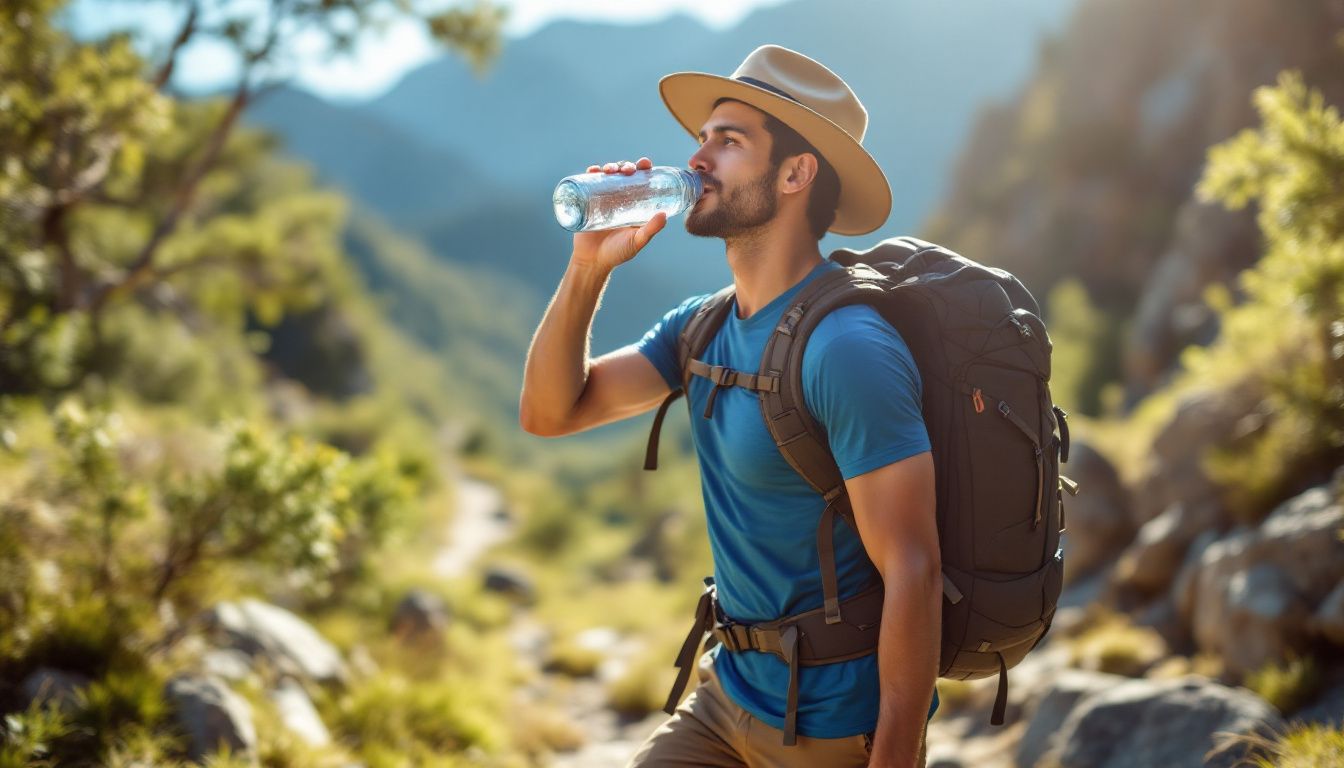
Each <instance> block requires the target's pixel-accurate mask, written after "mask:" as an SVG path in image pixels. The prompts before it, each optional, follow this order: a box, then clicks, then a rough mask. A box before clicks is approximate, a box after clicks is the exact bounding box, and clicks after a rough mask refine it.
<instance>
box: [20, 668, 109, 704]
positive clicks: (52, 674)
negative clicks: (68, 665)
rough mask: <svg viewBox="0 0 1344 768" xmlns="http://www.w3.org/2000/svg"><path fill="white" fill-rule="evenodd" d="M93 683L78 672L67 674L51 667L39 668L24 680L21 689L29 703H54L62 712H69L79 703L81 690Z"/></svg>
mask: <svg viewBox="0 0 1344 768" xmlns="http://www.w3.org/2000/svg"><path fill="white" fill-rule="evenodd" d="M91 682H93V681H92V680H90V679H89V678H88V677H86V676H84V675H81V674H79V673H78V672H65V671H62V670H59V669H52V668H51V667H38V668H37V669H35V670H33V671H32V672H30V673H29V674H28V676H27V677H25V678H23V682H22V683H21V684H20V685H19V687H20V688H21V689H22V690H23V695H24V697H25V698H26V699H27V700H28V701H29V703H33V702H41V703H47V702H50V703H53V704H55V705H56V708H57V709H59V710H61V711H62V712H69V711H70V710H71V709H72V708H73V707H74V706H75V705H76V703H77V698H76V694H77V693H78V692H79V689H81V688H83V687H85V686H87V685H88V684H89V683H91Z"/></svg>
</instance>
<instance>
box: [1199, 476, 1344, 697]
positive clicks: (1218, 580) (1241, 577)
mask: <svg viewBox="0 0 1344 768" xmlns="http://www.w3.org/2000/svg"><path fill="white" fill-rule="evenodd" d="M1341 527H1344V506H1341V504H1340V503H1339V500H1338V499H1337V498H1336V497H1335V496H1334V495H1333V494H1332V493H1331V492H1330V488H1329V487H1328V486H1320V487H1317V488H1312V489H1311V490H1308V491H1307V492H1305V493H1303V494H1301V495H1300V496H1297V497H1295V498H1292V499H1289V500H1288V501H1286V502H1284V503H1283V504H1281V505H1280V506H1279V507H1278V508H1277V509H1276V510H1274V512H1273V513H1272V514H1271V515H1270V516H1269V517H1268V518H1267V519H1266V520H1265V522H1264V523H1263V524H1261V526H1260V527H1259V528H1256V529H1241V530H1238V531H1237V532H1234V533H1233V534H1232V535H1230V536H1228V537H1226V538H1224V539H1222V540H1220V541H1218V542H1215V543H1214V544H1212V545H1211V546H1209V548H1208V549H1206V550H1205V551H1204V554H1203V556H1202V557H1201V558H1200V563H1199V571H1198V574H1197V575H1196V576H1195V577H1194V583H1193V587H1192V590H1193V594H1192V595H1191V598H1190V603H1191V605H1192V609H1193V613H1192V620H1193V621H1192V623H1193V630H1194V639H1195V643H1196V644H1197V645H1198V646H1199V648H1200V650H1203V651H1206V652H1210V653H1214V654H1217V655H1218V656H1220V657H1222V660H1223V663H1224V665H1225V667H1226V668H1227V670H1228V671H1229V672H1232V673H1233V674H1245V673H1247V672H1251V671H1253V670H1256V669H1259V668H1260V667H1262V666H1263V665H1265V664H1266V663H1269V662H1277V661H1280V660H1282V659H1283V658H1284V657H1286V656H1288V655H1289V654H1290V653H1294V652H1301V651H1303V650H1305V649H1306V648H1307V646H1308V645H1309V643H1310V640H1311V638H1312V628H1313V620H1312V616H1313V613H1315V612H1316V611H1317V609H1318V607H1319V606H1321V605H1322V604H1323V603H1325V602H1326V598H1327V597H1328V596H1329V595H1330V593H1331V592H1332V591H1333V590H1335V589H1336V588H1337V587H1338V585H1339V584H1340V582H1341V581H1344V540H1341V539H1340V536H1339V531H1340V529H1341ZM1315 624H1316V625H1319V621H1318V622H1315Z"/></svg>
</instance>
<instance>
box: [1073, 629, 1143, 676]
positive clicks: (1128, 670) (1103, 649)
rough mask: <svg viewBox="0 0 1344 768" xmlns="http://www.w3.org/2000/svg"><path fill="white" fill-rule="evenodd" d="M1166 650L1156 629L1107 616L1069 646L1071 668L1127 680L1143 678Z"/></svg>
mask: <svg viewBox="0 0 1344 768" xmlns="http://www.w3.org/2000/svg"><path fill="white" fill-rule="evenodd" d="M1166 650H1167V649H1166V643H1164V642H1163V641H1162V637H1161V635H1159V634H1157V632H1156V631H1155V630H1153V629H1149V628H1147V627H1136V626H1134V625H1132V624H1130V623H1129V622H1128V621H1127V620H1125V619H1124V618H1123V617H1120V616H1116V615H1109V614H1107V615H1102V616H1100V617H1099V618H1098V619H1097V620H1095V621H1094V622H1093V623H1092V626H1090V627H1088V628H1087V629H1086V630H1085V631H1083V632H1082V633H1081V634H1080V635H1079V636H1078V637H1077V638H1076V639H1074V640H1072V641H1071V643H1070V654H1071V656H1072V660H1071V663H1072V664H1073V665H1074V666H1078V667H1082V668H1084V669H1091V670H1094V671H1097V672H1109V673H1111V674H1114V675H1125V676H1127V677H1138V676H1140V675H1142V674H1143V673H1144V671H1145V670H1147V669H1148V668H1149V667H1151V666H1153V664H1155V663H1156V662H1157V661H1159V660H1160V659H1161V658H1162V657H1163V656H1164V655H1165V654H1166Z"/></svg>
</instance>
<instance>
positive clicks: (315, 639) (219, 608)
mask: <svg viewBox="0 0 1344 768" xmlns="http://www.w3.org/2000/svg"><path fill="white" fill-rule="evenodd" d="M204 624H205V626H206V628H207V630H208V631H209V632H210V634H211V635H212V638H211V639H212V640H213V641H214V642H215V643H216V644H217V645H221V646H223V647H226V648H234V649H237V650H239V651H242V652H243V653H246V654H248V655H249V656H252V657H253V658H254V659H257V658H260V659H264V660H265V661H266V662H267V663H269V664H270V665H271V666H272V668H273V669H275V670H276V671H277V672H280V673H282V674H289V675H294V676H297V677H302V678H304V679H307V680H313V681H316V682H319V683H343V682H344V681H345V680H346V679H347V678H348V672H347V670H346V667H345V662H344V661H343V660H342V659H341V654H340V652H339V651H337V650H336V646H334V645H332V644H331V643H329V642H327V640H326V639H325V638H323V637H322V635H320V634H318V632H317V630H315V629H313V627H312V625H310V624H309V623H308V622H306V621H304V620H303V619H301V618H299V617H298V616H295V615H294V614H292V613H290V612H289V611H286V610H285V609H283V608H280V607H278V606H274V605H271V604H270V603H264V602H262V601H260V600H250V599H249V600H240V601H239V602H237V603H228V602H225V603H220V604H218V605H216V606H215V607H214V608H212V609H210V610H209V611H208V612H207V613H206V616H205V621H204Z"/></svg>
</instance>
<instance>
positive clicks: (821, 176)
mask: <svg viewBox="0 0 1344 768" xmlns="http://www.w3.org/2000/svg"><path fill="white" fill-rule="evenodd" d="M660 90H661V92H662V96H663V100H664V102H665V103H666V104H667V106H668V108H669V110H670V111H671V112H672V114H673V116H674V117H676V118H677V120H678V121H679V122H680V123H681V124H682V125H683V126H684V127H686V128H687V129H688V130H689V131H690V132H691V133H692V134H693V135H696V136H698V137H699V140H700V146H699V149H698V150H697V151H696V152H695V153H694V154H693V155H692V156H691V158H690V161H689V165H690V167H691V168H692V169H694V170H696V171H699V172H700V173H701V174H703V176H704V178H705V187H706V192H705V194H704V195H703V197H702V198H701V199H700V200H699V201H698V202H697V203H696V204H695V206H694V207H693V208H692V209H691V210H690V211H689V212H688V213H687V216H686V222H685V225H686V229H687V231H689V232H690V233H691V234H694V235H699V236H704V237H715V238H721V239H722V240H723V241H724V245H725V250H726V255H727V259H728V265H729V267H730V268H731V270H732V273H733V284H734V287H735V304H734V306H733V308H732V310H731V311H730V312H729V313H728V316H727V319H726V321H725V322H724V325H723V327H722V328H721V329H720V330H719V332H718V333H717V334H716V335H715V337H714V339H713V340H712V341H711V342H710V344H709V346H708V347H707V348H706V349H705V351H704V354H703V355H702V356H701V357H702V359H703V360H704V361H705V362H707V363H710V364H712V365H721V366H728V367H731V368H734V369H736V370H740V371H748V372H754V371H756V369H757V367H758V365H759V362H760V357H761V352H762V349H763V347H764V344H765V341H766V339H767V337H768V336H769V334H770V332H771V330H772V329H773V328H774V327H775V326H776V324H777V323H778V322H779V320H780V316H781V313H782V312H783V311H784V309H785V308H786V307H787V305H788V303H789V300H790V299H791V298H792V297H793V296H795V295H796V294H797V293H798V291H799V290H800V289H801V288H802V287H803V286H804V285H805V284H806V283H808V282H809V281H811V280H813V279H815V278H816V277H817V276H819V275H822V274H825V273H826V272H827V271H828V270H832V269H839V268H840V267H838V266H837V265H836V264H834V263H832V262H829V261H827V260H825V259H823V258H822V256H821V251H820V248H819V245H818V241H819V240H820V238H821V237H822V235H823V234H825V232H826V231H828V230H829V231H834V232H837V233H842V234H863V233H866V232H870V231H872V230H874V229H876V228H877V227H879V226H881V224H882V223H883V222H884V221H885V219H886V217H887V214H888V211H889V209H890V201H891V194H890V189H889V187H888V185H887V181H886V178H885V176H884V175H883V174H882V171H881V169H880V168H878V166H877V163H876V162H875V161H874V160H873V159H872V157H871V156H870V155H869V154H868V153H867V152H866V151H865V150H864V149H863V147H862V145H861V141H862V138H863V134H864V132H865V129H866V124H867V113H866V111H865V110H864V108H863V106H862V105H861V104H860V102H859V101H858V99H857V98H856V97H855V96H854V94H853V92H852V91H851V90H850V89H849V87H848V86H846V85H845V83H844V82H843V81H842V80H840V78H839V77H837V76H836V75H835V74H834V73H832V72H831V71H830V70H828V69H826V68H825V67H823V66H822V65H821V64H819V63H817V62H815V61H813V60H811V59H809V58H807V57H805V56H803V55H801V54H798V53H796V52H794V51H790V50H788V49H785V48H780V47H777V46H764V47H762V48H760V49H757V50H756V51H755V52H753V53H752V54H751V55H750V56H748V57H747V59H746V60H745V61H744V62H743V64H742V66H741V67H739V68H738V70H737V72H735V73H734V74H733V76H732V77H727V78H725V77H721V76H716V75H709V74H703V73H680V74H674V75H670V76H668V77H666V78H664V79H663V80H662V82H661V83H660ZM651 165H652V163H651V162H650V161H649V159H648V158H641V159H640V160H639V161H638V162H637V163H633V164H632V163H629V162H623V163H609V164H607V165H606V166H604V167H602V168H601V169H600V170H603V171H605V172H607V173H627V174H628V173H633V172H634V171H635V170H636V169H637V168H648V167H651ZM598 170H599V167H598V166H592V167H590V168H589V171H590V172H595V171H598ZM665 223H666V216H664V215H662V214H659V215H657V216H655V218H654V219H653V220H652V221H650V222H648V223H647V224H645V225H643V226H641V227H638V228H624V229H617V230H609V231H602V232H589V233H580V234H576V235H575V236H574V250H573V254H572V256H571V258H570V263H569V267H568V269H567V271H566V273H565V275H564V277H563V279H562V280H561V282H560V287H559V289H558V291H557V292H556V295H555V297H554V299H553V301H552V302H551V305H550V307H549V308H548V309H547V311H546V314H545V317H544V318H543V319H542V322H541V325H540V327H539V328H538V330H537V333H536V336H535V337H534V339H533V341H532V347H531V350H530V352H529V354H528V360H527V366H526V371H525V374H524V383H523V392H522V399H521V422H522V426H523V428H524V429H526V430H527V431H528V432H531V433H533V434H538V435H546V436H558V435H567V434H572V433H575V432H579V431H582V430H585V429H589V428H591V427H595V426H599V425H601V424H606V423H609V422H613V421H616V420H619V419H624V418H628V417H631V416H634V415H637V414H641V413H644V412H646V411H648V410H650V409H652V408H653V407H655V406H657V405H658V404H659V402H660V401H662V400H663V399H664V398H665V397H666V396H667V395H668V393H669V392H670V391H672V390H673V389H675V388H678V387H680V386H681V380H680V376H681V372H680V370H679V365H678V359H677V354H676V343H677V336H678V334H679V333H680V332H681V329H682V328H683V327H684V326H685V323H686V321H687V319H688V318H689V317H690V316H691V314H693V313H694V311H695V309H696V308H697V307H698V306H699V305H700V303H701V302H703V301H704V300H705V299H706V298H707V297H703V296H701V297H696V298H693V299H690V300H688V301H686V302H684V303H683V304H682V305H681V306H679V307H677V308H676V309H674V310H672V311H671V312H669V313H668V314H667V315H666V316H664V318H663V319H662V321H661V322H659V323H658V324H657V325H655V326H654V328H653V329H651V330H650V331H649V332H648V333H647V334H646V335H645V336H644V338H643V339H642V340H641V341H640V342H638V343H637V344H633V345H631V346H628V347H625V348H623V349H620V350H617V351H615V352H612V353H610V354H607V355H604V356H602V357H599V358H597V359H596V360H590V359H589V352H588V336H589V331H590V327H591V323H592V318H593V314H594V312H595V311H596V307H597V305H598V302H599V300H600V297H601V294H602V291H603V290H604V288H605V286H606V282H607V278H608V276H609V275H610V273H611V271H612V270H613V269H614V268H615V267H617V266H618V265H620V264H622V263H624V262H626V261H628V260H630V259H631V258H633V257H634V256H635V255H636V254H637V253H638V252H639V251H640V249H642V248H643V247H644V246H645V245H646V244H647V243H648V242H649V241H650V239H652V238H653V237H654V236H655V235H656V234H657V233H658V232H659V231H660V230H662V228H663V226H664V225H665ZM803 372H804V381H803V392H804V396H805V399H806V403H807V406H808V409H809V410H810V411H811V412H812V413H813V414H814V415H815V416H816V417H817V419H818V420H819V421H820V422H821V423H822V424H823V425H824V426H825V428H826V430H827V435H828V438H829V441H830V447H831V450H832V453H833V454H834V455H835V458H836V461H837V463H838V464H839V466H840V468H841V471H842V474H843V476H844V478H845V489H846V491H847V492H848V495H849V497H850V501H851V504H852V508H853V511H854V517H855V521H856V523H857V528H858V531H857V532H856V531H854V530H853V529H852V528H851V527H850V526H848V525H844V524H839V525H837V526H836V527H835V533H834V537H835V541H834V551H835V553H836V571H837V574H838V583H839V592H840V597H841V598H842V599H847V598H850V597H852V596H854V595H857V594H859V593H863V592H865V591H867V590H870V589H872V588H873V587H874V586H875V585H880V586H882V587H884V589H885V592H884V593H883V594H882V597H881V598H880V601H881V603H880V604H881V611H882V613H881V626H880V640H879V641H878V642H877V644H876V652H875V653H867V654H865V655H863V656H861V657H859V658H854V659H850V660H847V661H842V662H837V663H828V664H823V665H818V666H804V667H803V668H802V669H801V670H799V671H798V672H799V676H798V678H797V681H796V684H797V689H796V690H797V702H796V710H795V711H796V732H797V734H798V738H797V743H796V745H794V746H784V745H783V743H782V742H783V741H785V740H787V739H781V735H783V734H785V733H787V731H784V730H783V729H785V728H788V727H790V724H788V723H786V720H787V718H786V715H787V714H788V713H787V712H786V710H787V709H788V706H787V702H786V698H787V696H786V691H788V690H789V685H790V669H789V667H788V665H787V664H785V663H784V662H782V661H781V660H780V659H778V658H776V657H775V656H774V655H771V654H768V653H760V652H754V651H739V652H727V651H726V650H725V649H723V648H722V647H720V648H719V649H716V651H715V652H712V653H710V654H706V656H705V657H704V658H703V659H702V660H701V669H700V685H699V687H698V688H697V690H696V691H695V692H694V693H693V694H692V695H691V696H690V697H689V698H688V699H687V700H686V702H685V703H683V704H682V706H681V707H679V708H678V709H677V711H676V714H674V715H673V717H672V718H671V719H670V720H669V721H668V722H667V723H666V724H665V725H663V726H662V727H661V728H659V729H658V731H657V732H655V733H654V734H653V736H652V737H650V739H649V741H648V742H646V743H645V744H644V746H643V747H642V748H641V749H640V751H639V752H638V754H637V755H636V756H635V758H634V761H633V763H632V765H635V766H643V767H648V768H652V767H655V766H656V767H658V768H662V767H663V766H686V767H687V768H689V767H690V766H744V765H745V766H793V765H797V766H804V765H805V766H832V765H836V766H839V765H874V766H876V765H880V766H900V767H901V768H907V767H908V766H915V765H922V764H923V759H924V758H923V751H924V750H923V732H924V726H925V723H926V721H927V718H928V717H929V716H931V715H932V711H933V709H935V708H936V706H937V704H936V699H935V698H934V679H935V677H936V670H937V666H938V653H939V636H940V635H939V630H940V619H941V584H942V582H941V575H940V574H941V570H940V560H939V548H938V533H937V528H936V525H935V520H934V490H933V489H934V474H933V464H932V460H931V456H930V454H929V440H928V436H927V433H926V431H925V429H924V424H923V421H922V418H921V410H920V386H921V385H920V381H919V374H918V372H917V370H916V368H915V365H914V362H913V360H912V359H911V357H910V353H909V350H908V349H907V348H906V346H905V344H904V342H903V341H902V340H901V338H900V336H899V335H898V334H897V333H896V331H895V330H894V329H893V328H891V326H890V325H888V324H887V323H886V322H885V321H883V320H882V319H881V318H880V317H879V316H878V315H877V313H876V312H875V311H873V310H872V309H871V308H868V307H865V306H851V307H844V308H841V309H838V310H836V311H834V312H832V313H831V314H830V315H828V316H826V317H825V318H824V319H823V320H822V322H821V324H820V325H819V326H818V327H817V329H816V330H815V331H814V332H813V334H812V336H811V339H810V341H809V342H808V346H807V348H806V351H805V355H804V359H803ZM719 389H720V388H719V387H715V386H713V384H712V383H711V382H709V381H707V380H703V379H699V378H696V379H695V380H693V381H692V382H691V384H690V387H689V392H688V399H689V401H690V412H691V414H692V416H691V420H692V433H693V438H694V443H695V446H696V451H697V453H698V455H699V459H700V467H701V478H702V486H703V493H704V500H705V509H706V515H707V518H708V523H709V536H710V545H711V550H712V552H713V555H714V563H715V578H716V582H717V590H718V600H719V605H720V607H721V610H722V612H723V613H724V614H726V615H727V617H730V618H731V619H732V620H733V621H737V622H746V623H759V622H766V621H771V620H774V619H778V618H780V617H784V616H792V615H794V614H798V613H801V612H804V611H809V610H812V609H817V608H819V607H820V606H821V605H822V586H821V579H820V575H819V573H820V571H819V562H818V560H819V559H818V555H817V546H816V541H817V538H816V537H817V527H818V521H819V519H820V515H821V513H822V510H823V507H824V502H823V500H822V498H821V496H820V495H819V494H817V493H816V492H814V491H813V490H812V489H811V488H810V487H809V486H808V485H807V484H806V482H804V481H803V480H802V478H801V477H800V476H799V475H798V474H797V473H796V472H794V471H793V469H792V468H791V467H790V466H789V465H788V464H787V462H786V461H785V460H784V459H783V457H782V456H781V455H780V453H779V451H778V450H777V449H776V447H775V445H774V442H773V441H772V440H771V438H770V436H769V434H768V432H767V430H766V427H765V425H764V423H763V421H762V417H761V410H760V407H759V405H758V404H757V398H756V395H755V393H753V392H750V391H748V390H745V389H739V388H735V387H728V388H723V389H722V391H718V390H719ZM711 392H713V394H714V397H715V400H714V401H712V402H711V400H710V396H711ZM710 405H712V410H707V408H706V406H710ZM865 555H866V556H865Z"/></svg>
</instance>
